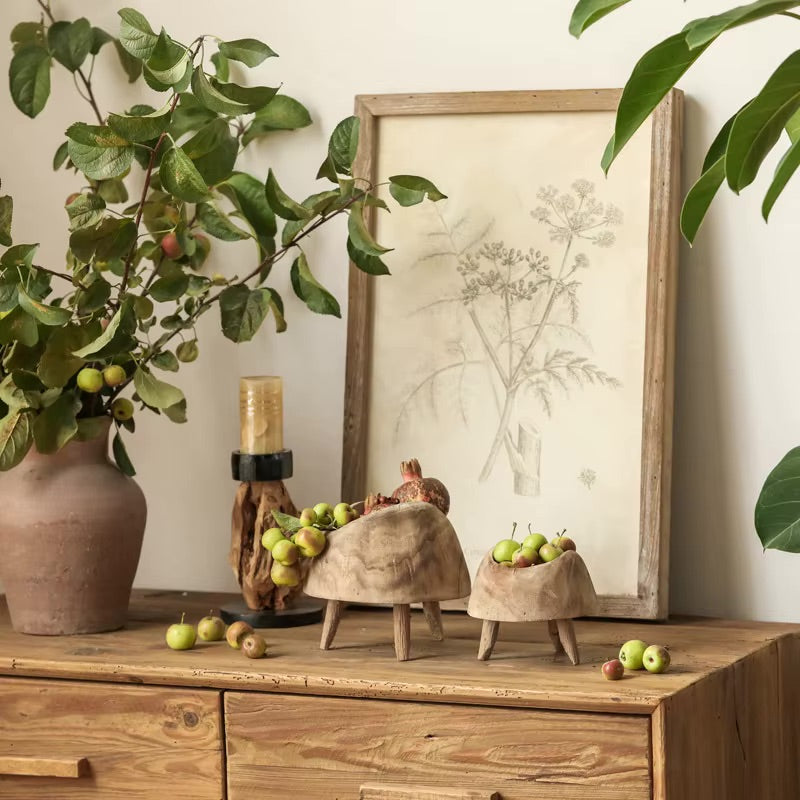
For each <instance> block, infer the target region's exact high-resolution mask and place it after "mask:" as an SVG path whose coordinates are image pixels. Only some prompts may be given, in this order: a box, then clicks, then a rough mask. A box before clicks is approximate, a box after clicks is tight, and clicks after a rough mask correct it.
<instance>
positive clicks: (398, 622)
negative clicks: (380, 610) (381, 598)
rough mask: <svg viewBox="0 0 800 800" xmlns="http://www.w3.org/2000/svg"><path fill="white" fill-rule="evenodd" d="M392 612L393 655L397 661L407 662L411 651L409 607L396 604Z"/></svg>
mask: <svg viewBox="0 0 800 800" xmlns="http://www.w3.org/2000/svg"><path fill="white" fill-rule="evenodd" d="M392 608H393V611H394V614H393V616H394V653H395V655H396V656H397V660H398V661H408V653H409V650H410V649H411V606H409V605H408V604H407V603H406V604H398V605H395V606H393V607H392Z"/></svg>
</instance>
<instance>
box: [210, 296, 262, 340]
mask: <svg viewBox="0 0 800 800" xmlns="http://www.w3.org/2000/svg"><path fill="white" fill-rule="evenodd" d="M270 299H271V296H270V294H269V292H268V291H267V290H265V289H252V290H251V289H250V288H249V287H248V286H245V284H243V283H238V284H236V285H234V286H228V287H227V288H226V289H224V290H223V291H222V293H221V294H220V297H219V309H220V317H221V320H222V333H223V334H224V335H225V337H226V338H228V339H230V340H231V341H232V342H249V341H250V340H251V339H252V338H253V336H255V334H256V332H257V331H258V329H259V328H260V327H261V324H262V323H263V322H264V318H265V317H266V315H267V312H268V310H269V305H270Z"/></svg>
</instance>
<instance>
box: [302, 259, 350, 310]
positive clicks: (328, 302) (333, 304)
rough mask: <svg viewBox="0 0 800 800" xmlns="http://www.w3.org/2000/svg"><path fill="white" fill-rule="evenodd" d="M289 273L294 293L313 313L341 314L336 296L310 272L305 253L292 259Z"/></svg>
mask: <svg viewBox="0 0 800 800" xmlns="http://www.w3.org/2000/svg"><path fill="white" fill-rule="evenodd" d="M290 275H291V279H292V288H293V289H294V293H295V294H296V295H297V296H298V297H299V298H300V299H301V300H302V301H303V302H304V303H305V304H306V305H307V306H308V308H309V309H310V310H311V311H313V312H314V313H315V314H330V315H332V316H334V317H341V316H342V312H341V309H340V308H339V303H338V302H337V301H336V298H335V297H334V296H333V295H332V294H331V293H330V292H329V291H328V290H327V289H325V287H324V286H322V284H321V283H319V281H318V280H317V279H316V278H315V277H314V276H313V275H312V274H311V269H310V268H309V266H308V261H307V260H306V255H305V253H300V255H299V256H298V257H297V258H296V259H295V260H294V263H293V264H292V269H291V273H290Z"/></svg>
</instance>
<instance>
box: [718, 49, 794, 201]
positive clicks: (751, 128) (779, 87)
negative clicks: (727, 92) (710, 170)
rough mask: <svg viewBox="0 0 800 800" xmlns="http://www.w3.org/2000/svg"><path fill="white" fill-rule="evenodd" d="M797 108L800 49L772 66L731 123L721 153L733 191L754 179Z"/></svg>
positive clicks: (742, 187)
mask: <svg viewBox="0 0 800 800" xmlns="http://www.w3.org/2000/svg"><path fill="white" fill-rule="evenodd" d="M799 108H800V50H797V51H795V52H794V53H792V55H790V56H789V57H788V58H787V59H786V60H785V61H784V62H783V63H782V64H781V65H780V66H779V67H778V69H776V70H775V72H774V73H773V74H772V76H771V77H770V78H769V80H768V81H767V82H766V84H764V88H763V89H762V90H761V91H760V92H759V93H758V94H757V95H756V97H754V98H753V99H752V100H751V101H750V103H748V105H747V107H746V108H744V109H742V111H740V112H739V114H738V115H737V117H736V120H735V121H734V123H733V128H732V129H731V135H730V139H729V140H728V149H727V152H726V155H725V175H726V177H727V179H728V185H729V186H730V187H731V189H733V191H734V192H737V193H738V192H739V191H741V190H742V189H744V188H745V186H749V185H750V184H751V183H752V182H753V181H754V180H755V177H756V175H757V174H758V170H759V168H760V167H761V164H762V163H763V161H764V159H765V158H766V157H767V154H768V153H769V151H770V150H772V148H773V147H774V146H775V143H776V142H777V141H778V139H779V138H780V135H781V133H783V129H784V126H785V125H786V124H787V123H788V122H789V120H790V119H791V118H792V117H793V116H794V114H795V112H796V111H797V110H798V109H799Z"/></svg>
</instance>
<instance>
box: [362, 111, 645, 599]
mask: <svg viewBox="0 0 800 800" xmlns="http://www.w3.org/2000/svg"><path fill="white" fill-rule="evenodd" d="M613 119H614V115H613V113H611V112H563V111H562V112H552V113H542V112H537V113H515V114H449V115H430V116H397V117H392V116H388V117H382V118H381V119H380V121H379V125H378V161H377V165H376V174H377V175H379V176H381V177H385V176H389V175H394V174H396V173H397V172H400V171H401V170H402V171H405V172H411V173H414V174H418V175H425V176H427V177H429V178H430V179H431V180H432V181H433V182H434V183H435V184H436V185H437V187H438V188H439V189H441V190H442V191H443V192H444V193H445V194H447V195H448V199H447V200H444V201H441V202H439V203H423V204H420V205H418V206H415V207H413V208H411V209H408V211H407V212H406V213H403V214H391V215H389V214H382V215H380V217H379V223H378V227H377V229H376V234H377V236H376V238H377V239H378V241H379V242H381V243H382V244H384V245H386V246H391V247H396V248H397V251H396V252H397V254H398V255H397V256H396V257H393V256H394V255H395V254H394V253H388V254H387V255H386V256H385V259H384V260H385V261H386V263H387V265H388V266H389V268H390V270H391V271H392V277H391V278H383V279H376V280H375V281H373V286H372V291H373V292H374V322H373V324H374V329H373V343H372V353H373V359H372V364H371V375H370V379H369V380H370V391H369V415H368V418H369V428H368V436H367V441H368V445H367V465H366V474H367V486H366V488H367V490H368V491H384V492H386V491H388V490H389V489H390V488H391V487H392V486H394V485H396V483H397V482H398V480H399V471H398V465H399V463H400V461H401V460H405V459H408V458H411V457H416V458H419V460H420V462H421V463H422V467H423V471H424V473H425V474H426V475H431V476H433V477H437V478H440V479H441V480H442V481H444V483H445V484H446V485H447V486H448V488H449V489H450V492H451V497H452V510H451V512H450V518H451V520H452V522H453V525H454V526H455V528H456V530H457V531H458V533H459V537H460V539H461V542H462V545H463V548H464V552H465V554H466V557H467V562H468V564H469V566H470V569H471V572H472V574H473V575H474V572H475V570H476V568H477V565H478V563H479V562H480V560H481V558H482V557H483V555H484V554H485V553H486V551H487V550H488V549H490V548H491V547H492V546H493V545H494V544H495V543H496V542H497V541H498V540H500V539H502V538H506V537H508V536H510V535H511V529H512V523H513V522H517V523H518V529H517V538H518V539H521V538H522V537H524V536H525V534H526V533H527V525H528V523H530V524H531V530H532V531H533V532H542V533H544V534H545V535H546V536H547V537H548V538H551V537H552V536H554V535H555V534H556V533H558V532H560V531H561V530H563V529H565V528H566V530H567V533H568V534H569V535H570V536H572V537H573V538H574V539H575V540H576V542H577V544H578V550H579V552H580V553H581V554H582V555H583V557H584V559H585V560H586V563H587V566H588V567H589V571H590V573H591V575H592V578H593V580H594V584H595V587H596V589H597V592H598V594H605V595H608V594H611V595H635V594H636V592H637V570H638V559H639V528H640V503H641V501H640V491H641V451H642V409H643V384H644V360H645V314H646V286H647V265H648V225H649V205H650V177H651V176H650V136H651V127H650V125H645V126H644V127H643V128H642V129H641V130H640V131H639V133H638V134H637V135H636V137H635V138H634V140H633V141H632V142H631V144H630V145H629V146H628V147H627V148H626V150H625V151H624V153H623V155H622V156H621V157H620V158H619V160H618V161H617V163H615V165H614V168H613V169H612V170H611V172H610V174H609V177H608V178H606V177H605V176H604V175H603V173H602V171H601V170H600V167H599V158H600V154H601V153H602V150H603V147H604V145H605V143H606V141H607V139H608V136H609V132H610V131H611V130H612V128H613ZM486 153H491V154H492V156H491V158H485V159H484V158H480V157H479V154H486ZM386 199H387V200H390V198H388V197H387V198H386Z"/></svg>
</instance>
